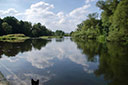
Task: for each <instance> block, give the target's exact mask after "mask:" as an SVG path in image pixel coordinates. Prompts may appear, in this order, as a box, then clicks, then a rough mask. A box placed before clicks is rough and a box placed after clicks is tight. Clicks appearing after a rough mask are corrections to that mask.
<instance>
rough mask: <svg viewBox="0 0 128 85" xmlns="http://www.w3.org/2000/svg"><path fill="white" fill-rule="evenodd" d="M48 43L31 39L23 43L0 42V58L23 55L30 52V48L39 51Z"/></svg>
mask: <svg viewBox="0 0 128 85" xmlns="http://www.w3.org/2000/svg"><path fill="white" fill-rule="evenodd" d="M48 42H49V41H48V40H44V39H32V40H29V39H28V40H26V41H24V42H18V43H10V42H0V56H1V55H3V54H4V55H6V56H8V57H11V56H16V55H18V53H24V52H28V51H31V50H32V47H33V48H35V49H38V50H40V49H41V48H42V47H44V46H45V45H46V44H47V43H48Z"/></svg>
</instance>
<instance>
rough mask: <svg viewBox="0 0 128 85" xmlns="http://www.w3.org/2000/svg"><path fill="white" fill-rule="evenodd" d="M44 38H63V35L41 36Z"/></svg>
mask: <svg viewBox="0 0 128 85" xmlns="http://www.w3.org/2000/svg"><path fill="white" fill-rule="evenodd" d="M40 38H42V39H50V38H62V36H41V37H40Z"/></svg>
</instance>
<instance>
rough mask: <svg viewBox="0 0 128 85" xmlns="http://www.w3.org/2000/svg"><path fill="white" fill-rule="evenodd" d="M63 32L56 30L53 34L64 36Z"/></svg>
mask: <svg viewBox="0 0 128 85" xmlns="http://www.w3.org/2000/svg"><path fill="white" fill-rule="evenodd" d="M64 34H65V33H64V32H63V31H62V30H56V32H55V35H56V36H64Z"/></svg>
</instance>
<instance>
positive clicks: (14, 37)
mask: <svg viewBox="0 0 128 85" xmlns="http://www.w3.org/2000/svg"><path fill="white" fill-rule="evenodd" d="M31 38H32V37H28V36H25V35H24V34H8V35H4V36H0V41H3V42H24V41H25V40H26V39H31ZM37 38H41V39H51V38H63V36H41V37H35V39H37Z"/></svg>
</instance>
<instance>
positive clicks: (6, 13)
mask: <svg viewBox="0 0 128 85" xmlns="http://www.w3.org/2000/svg"><path fill="white" fill-rule="evenodd" d="M15 14H18V11H16V10H15V9H14V8H10V9H8V10H0V17H2V18H3V17H5V16H13V15H15Z"/></svg>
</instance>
